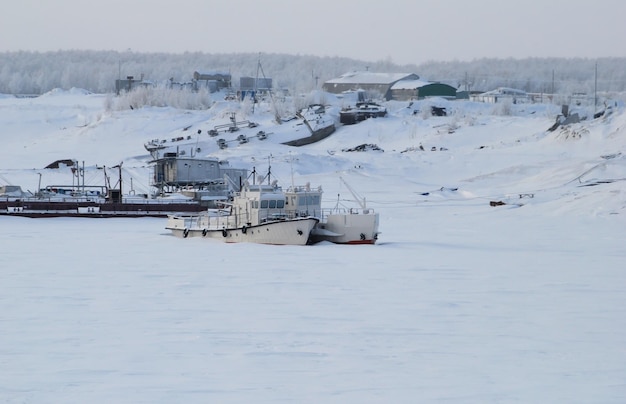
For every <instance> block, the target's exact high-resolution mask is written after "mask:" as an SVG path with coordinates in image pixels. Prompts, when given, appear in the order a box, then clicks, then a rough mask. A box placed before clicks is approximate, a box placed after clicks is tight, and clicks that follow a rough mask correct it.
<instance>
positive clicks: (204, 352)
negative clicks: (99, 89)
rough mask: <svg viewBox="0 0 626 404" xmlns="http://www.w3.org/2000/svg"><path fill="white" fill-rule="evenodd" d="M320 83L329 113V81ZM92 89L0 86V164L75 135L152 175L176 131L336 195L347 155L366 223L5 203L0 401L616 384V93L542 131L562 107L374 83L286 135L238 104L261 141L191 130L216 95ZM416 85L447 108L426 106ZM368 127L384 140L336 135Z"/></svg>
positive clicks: (540, 397) (622, 237) (493, 394)
mask: <svg viewBox="0 0 626 404" xmlns="http://www.w3.org/2000/svg"><path fill="white" fill-rule="evenodd" d="M325 98H326V100H327V101H329V102H331V103H332V106H331V108H330V109H329V110H330V112H331V113H335V114H336V113H337V111H338V108H339V107H340V105H341V103H342V101H341V100H335V99H332V98H331V96H329V95H326V96H325ZM105 103H106V96H104V95H94V94H86V93H85V92H83V91H80V90H73V91H55V92H52V93H49V94H46V95H44V96H41V97H39V98H34V99H15V98H12V97H8V96H7V97H0V127H1V128H2V129H3V133H2V139H3V144H4V145H3V148H2V151H1V152H0V156H1V158H0V185H4V184H12V185H21V186H22V188H23V189H25V190H26V189H28V190H32V191H34V190H35V189H37V187H38V186H39V184H40V183H41V185H42V186H43V185H46V184H52V183H56V184H58V183H62V182H64V183H68V182H71V178H72V177H71V175H72V174H71V172H70V171H69V169H68V170H65V169H61V170H44V169H43V167H45V166H46V165H48V164H49V163H51V162H53V161H55V160H59V159H67V158H71V159H76V160H78V161H84V162H85V166H86V176H85V177H86V179H87V182H91V183H92V184H95V183H101V182H102V179H101V177H102V173H101V171H102V170H98V169H96V166H99V167H101V166H107V167H111V166H114V165H116V164H119V163H120V162H123V167H124V175H125V176H126V177H127V178H125V183H126V184H129V183H131V182H130V181H129V180H130V178H132V184H133V187H134V191H136V192H142V193H144V192H145V193H147V192H149V190H150V189H149V166H148V164H147V162H148V161H149V155H148V153H147V152H146V150H145V149H144V147H143V145H144V143H145V142H148V141H150V140H152V139H171V138H177V137H179V136H182V135H183V134H184V135H185V136H187V133H189V134H191V135H193V136H192V137H193V139H192V140H195V141H194V142H191V143H189V145H193V146H194V147H195V150H197V148H198V147H199V148H200V149H201V150H202V151H201V154H202V155H212V156H217V157H219V158H222V159H227V160H229V161H230V163H231V165H232V166H235V167H242V168H249V169H251V168H252V166H254V167H256V169H257V171H259V173H264V172H266V171H267V167H268V163H271V167H272V175H273V176H274V178H277V179H278V180H279V182H280V183H282V184H283V185H289V184H290V183H291V181H292V180H293V181H295V182H296V183H298V184H302V183H304V182H310V183H311V184H314V185H322V186H323V188H324V191H325V205H326V206H329V207H331V206H334V205H335V204H336V203H343V204H347V203H349V202H348V201H347V200H348V199H351V198H352V196H351V194H350V193H349V192H348V190H347V189H346V187H345V186H344V185H342V183H341V181H339V175H341V176H342V177H343V178H344V179H345V180H346V181H347V182H348V183H349V184H350V185H351V186H352V187H353V188H354V189H356V190H357V191H358V192H359V193H360V195H361V196H364V197H366V198H367V203H368V206H369V207H371V208H374V209H375V210H376V211H378V212H379V213H380V216H381V225H380V230H381V232H382V234H381V235H380V238H379V243H378V244H376V245H374V246H339V245H333V244H328V243H322V244H318V245H315V246H306V247H294V246H264V245H254V244H222V243H219V242H215V241H207V240H204V239H179V238H174V237H172V236H170V235H169V234H167V232H166V231H165V230H164V225H165V221H164V219H149V218H146V219H106V220H105V219H102V220H98V219H71V218H62V219H45V220H44V219H41V220H37V219H25V218H16V217H7V216H0V229H2V231H1V232H0V246H1V247H0V267H1V268H2V270H1V272H0V274H1V275H0V276H1V277H0V308H1V313H2V314H1V316H0V364H1V368H2V377H1V378H0V401H2V402H11V403H12V402H15V403H22V402H33V403H35V402H37V403H39V402H50V403H67V402H103V403H104V402H107V403H108V402H120V403H138V402H146V403H155V402H162V403H171V402H193V403H205V402H220V403H249V402H267V403H275V402H303V403H319V402H324V403H346V402H372V403H389V402H406V403H409V402H410V403H414V402H463V403H486V402H568V403H574V402H580V403H590V402H594V403H595V402H602V403H622V402H624V400H626V382H625V380H626V349H625V348H624V346H625V345H624V341H626V293H625V292H626V271H624V268H626V248H625V247H624V246H625V245H626V244H625V242H626V231H625V230H624V224H625V218H626V186H625V185H626V181H625V179H626V157H625V156H624V155H623V153H624V150H625V146H626V114H625V113H624V109H623V107H622V105H620V104H618V105H612V108H611V109H610V111H609V112H608V113H607V114H605V116H603V117H601V118H598V119H592V117H589V119H586V120H584V121H581V122H580V123H577V124H574V125H569V126H568V127H564V128H558V129H557V130H555V131H554V132H548V131H547V129H548V128H549V127H550V126H552V124H553V123H554V122H555V119H556V116H557V115H558V114H559V113H560V111H561V109H560V107H559V106H553V105H552V106H550V105H491V104H474V103H470V102H449V101H444V100H430V101H424V102H419V103H414V104H412V105H409V103H408V102H407V103H400V102H392V103H388V104H387V108H388V110H389V116H388V117H386V118H379V119H372V120H368V121H365V122H362V123H359V124H357V125H353V126H341V125H339V124H338V130H337V132H336V133H335V134H333V135H332V136H331V137H329V138H327V139H325V140H323V141H321V142H319V143H316V144H313V145H309V146H305V147H300V148H294V147H288V146H283V145H280V144H278V143H277V141H276V139H279V138H280V136H286V134H285V132H287V129H284V128H289V126H287V125H289V123H286V124H284V125H281V126H280V127H278V126H276V127H271V126H270V125H271V120H272V116H273V114H272V112H271V108H270V107H269V106H265V105H263V104H261V105H259V106H258V107H257V108H255V110H254V112H253V111H251V110H250V109H249V108H247V109H244V110H241V111H239V114H240V115H241V119H248V120H251V121H255V122H259V123H261V124H262V127H264V128H270V127H271V129H272V130H273V131H274V132H275V133H276V134H277V136H275V137H274V140H273V138H272V136H270V137H269V138H268V139H267V140H265V141H259V140H257V139H252V140H251V141H250V142H249V143H246V144H242V145H239V144H237V143H236V142H233V143H231V144H229V147H228V148H227V149H225V150H219V149H218V148H217V146H216V144H215V139H213V138H209V137H208V135H206V131H207V130H209V129H211V128H212V126H213V125H215V124H219V123H223V122H227V121H228V114H227V111H229V108H233V107H232V106H225V104H224V103H219V104H216V105H215V107H214V108H213V109H211V110H209V111H181V110H175V109H171V108H154V107H151V108H141V109H135V110H127V111H114V112H109V111H107V110H105V107H104V104H105ZM433 103H436V105H437V106H445V107H446V108H447V111H448V113H449V114H448V116H447V117H432V116H429V115H428V114H427V113H425V112H424V111H428V110H429V108H430V105H431V104H433ZM579 112H580V113H581V114H582V113H584V112H588V111H583V110H581V111H579ZM591 112H593V111H591ZM184 128H187V130H185V131H183V129H184ZM198 129H201V130H202V134H201V135H198V136H196V133H197V130H198ZM250 130H251V131H256V130H258V128H255V129H250ZM250 133H251V134H252V133H255V132H250ZM281 133H282V135H280V134H281ZM279 135H280V136H279ZM234 136H236V135H234ZM362 144H372V145H376V146H377V147H378V148H379V149H381V150H368V151H365V152H348V151H343V150H345V149H350V148H354V147H356V146H359V145H362ZM420 146H421V148H420ZM422 148H423V149H424V150H421V149H422ZM270 156H271V157H270ZM491 202H503V203H504V204H503V205H500V206H491Z"/></svg>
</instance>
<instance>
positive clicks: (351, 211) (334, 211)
mask: <svg viewBox="0 0 626 404" xmlns="http://www.w3.org/2000/svg"><path fill="white" fill-rule="evenodd" d="M374 213H376V212H374V209H372V208H365V209H364V208H345V207H334V208H329V209H322V217H325V216H328V215H372V214H374Z"/></svg>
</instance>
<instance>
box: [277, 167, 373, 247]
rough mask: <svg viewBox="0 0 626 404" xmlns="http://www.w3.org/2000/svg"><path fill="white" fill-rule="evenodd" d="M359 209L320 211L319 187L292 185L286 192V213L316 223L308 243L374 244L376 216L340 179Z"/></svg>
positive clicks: (320, 191)
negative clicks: (315, 220) (312, 217)
mask: <svg viewBox="0 0 626 404" xmlns="http://www.w3.org/2000/svg"><path fill="white" fill-rule="evenodd" d="M340 179H341V181H342V182H343V183H344V184H345V185H346V186H347V187H348V189H349V190H350V192H351V193H352V195H353V196H354V197H355V198H356V199H357V200H358V201H359V205H360V207H358V208H356V207H351V208H346V207H341V206H339V203H338V204H337V205H336V206H335V207H334V208H332V209H323V208H322V206H321V201H322V188H321V187H318V188H311V186H310V185H309V184H307V185H305V186H292V187H290V188H289V189H288V190H287V192H286V196H287V212H289V214H291V215H314V216H317V217H318V218H319V219H320V221H319V223H318V224H317V225H316V226H315V228H314V229H313V230H312V231H311V239H310V242H311V243H316V242H320V241H330V242H332V243H336V244H375V243H376V240H378V235H379V231H378V226H379V215H378V213H376V212H375V211H374V210H373V209H370V208H367V207H366V205H365V199H362V198H360V197H358V195H357V194H356V192H354V190H353V189H352V188H351V187H350V186H349V185H348V184H347V183H346V182H345V181H344V180H343V178H340Z"/></svg>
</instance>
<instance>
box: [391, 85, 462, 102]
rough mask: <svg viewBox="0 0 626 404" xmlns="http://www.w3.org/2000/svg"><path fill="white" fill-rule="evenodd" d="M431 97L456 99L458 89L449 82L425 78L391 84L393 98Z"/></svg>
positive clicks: (414, 98) (416, 98) (402, 99)
mask: <svg viewBox="0 0 626 404" xmlns="http://www.w3.org/2000/svg"><path fill="white" fill-rule="evenodd" d="M429 97H443V98H452V99H456V98H457V89H456V88H455V87H452V86H451V85H448V84H444V83H440V82H433V81H425V80H400V81H398V82H396V83H395V84H394V85H393V86H391V99H393V100H396V101H408V100H421V99H424V98H429Z"/></svg>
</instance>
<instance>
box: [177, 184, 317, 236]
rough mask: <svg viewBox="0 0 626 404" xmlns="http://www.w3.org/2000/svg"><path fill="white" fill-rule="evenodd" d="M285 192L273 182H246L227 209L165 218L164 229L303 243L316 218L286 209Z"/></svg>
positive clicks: (186, 233) (187, 232)
mask: <svg viewBox="0 0 626 404" xmlns="http://www.w3.org/2000/svg"><path fill="white" fill-rule="evenodd" d="M285 202H286V198H285V193H284V192H283V191H282V189H281V188H280V187H278V186H276V184H275V183H274V184H273V185H249V184H246V185H244V186H243V188H242V190H241V191H240V192H238V193H236V194H235V196H234V198H233V201H232V203H228V204H227V209H220V210H213V211H207V212H205V213H202V214H199V215H191V216H174V215H171V216H169V217H168V220H167V226H166V229H168V230H170V231H171V232H172V233H173V234H174V235H175V236H178V237H183V238H186V237H205V238H213V239H217V240H221V241H224V242H227V243H242V242H248V243H261V244H280V245H305V244H307V242H308V240H309V235H310V234H311V230H313V228H314V227H315V225H316V224H317V223H318V222H319V219H318V218H316V217H314V216H311V215H300V214H296V212H288V211H287V210H286V209H285Z"/></svg>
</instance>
